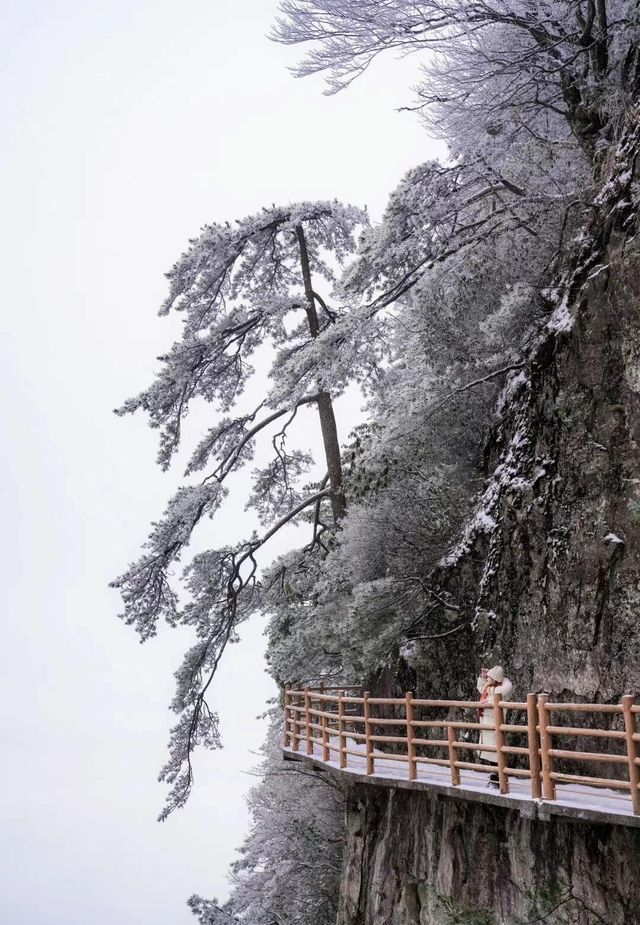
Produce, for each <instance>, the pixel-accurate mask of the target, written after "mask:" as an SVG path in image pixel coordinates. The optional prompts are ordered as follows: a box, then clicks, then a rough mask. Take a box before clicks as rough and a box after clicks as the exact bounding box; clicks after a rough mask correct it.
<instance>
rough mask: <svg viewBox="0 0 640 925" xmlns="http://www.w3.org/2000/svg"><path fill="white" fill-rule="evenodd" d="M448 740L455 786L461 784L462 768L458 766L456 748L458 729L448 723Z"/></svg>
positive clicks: (450, 765) (452, 778)
mask: <svg viewBox="0 0 640 925" xmlns="http://www.w3.org/2000/svg"><path fill="white" fill-rule="evenodd" d="M447 742H448V744H449V767H450V768H451V783H452V785H453V786H454V787H458V786H459V785H460V768H457V767H456V761H457V760H458V750H457V748H456V742H457V737H456V730H455V728H454V727H453V726H450V725H449V724H447Z"/></svg>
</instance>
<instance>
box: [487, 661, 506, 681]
mask: <svg viewBox="0 0 640 925" xmlns="http://www.w3.org/2000/svg"><path fill="white" fill-rule="evenodd" d="M487 677H488V678H491V680H492V681H495V682H496V684H502V682H503V681H504V668H503V667H502V666H501V665H495V666H494V667H493V668H490V669H489V671H487Z"/></svg>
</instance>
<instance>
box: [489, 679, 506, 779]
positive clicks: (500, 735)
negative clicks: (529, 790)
mask: <svg viewBox="0 0 640 925" xmlns="http://www.w3.org/2000/svg"><path fill="white" fill-rule="evenodd" d="M493 715H494V717H495V719H494V725H495V727H496V758H497V759H498V784H499V786H500V793H509V778H508V777H507V774H506V767H507V759H506V758H505V754H504V751H503V749H504V732H503V731H502V726H503V725H504V710H503V709H502V696H501V695H500V694H495V693H494V695H493Z"/></svg>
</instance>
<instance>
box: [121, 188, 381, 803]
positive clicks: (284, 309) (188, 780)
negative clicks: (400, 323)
mask: <svg viewBox="0 0 640 925" xmlns="http://www.w3.org/2000/svg"><path fill="white" fill-rule="evenodd" d="M366 222H367V217H366V213H365V212H363V211H362V210H361V209H357V208H355V207H353V206H343V205H340V204H339V203H337V202H314V203H310V202H309V203H299V204H297V205H292V206H288V207H284V208H278V207H275V206H274V207H272V208H269V209H264V210H263V211H262V212H260V213H259V214H257V215H254V216H250V217H248V218H245V219H243V220H242V221H239V222H237V223H236V224H235V225H229V224H212V225H208V226H206V227H205V228H204V229H203V231H202V233H201V234H200V235H199V237H197V238H196V239H194V240H193V241H191V242H190V246H189V249H188V250H187V251H186V252H185V254H184V255H183V256H182V257H181V258H180V260H179V261H178V262H177V263H176V264H175V266H174V267H173V269H172V270H171V271H170V273H169V274H168V277H169V281H170V292H169V296H168V297H167V299H166V301H165V303H164V305H163V306H162V309H161V312H160V313H161V314H167V313H169V312H170V311H175V312H178V313H180V314H181V315H182V317H183V325H184V327H183V335H182V339H181V340H180V341H178V342H176V343H175V344H173V346H172V347H171V348H170V350H169V351H168V352H167V354H166V355H165V356H163V357H161V358H160V359H161V360H162V368H161V370H160V372H159V373H158V375H157V377H156V380H155V382H154V383H153V384H152V385H151V386H150V387H149V388H148V389H146V390H145V391H144V392H142V393H141V394H140V395H138V396H137V397H136V398H132V399H130V400H129V401H127V402H126V403H125V404H124V405H123V406H122V408H121V409H120V410H119V412H118V413H119V414H124V413H131V412H135V411H137V410H143V411H145V412H146V413H147V414H148V416H149V421H150V424H151V426H152V427H154V428H157V429H158V430H159V431H160V451H159V456H158V462H159V464H160V465H161V466H162V468H164V469H166V468H168V466H169V465H170V463H171V460H172V458H173V456H174V454H175V452H176V450H177V449H178V446H179V444H180V440H181V430H182V424H183V420H184V418H185V416H186V415H187V413H188V411H189V408H190V405H191V404H192V403H193V402H194V401H196V400H198V399H199V400H201V401H204V402H207V403H210V404H211V405H212V406H213V409H214V413H215V414H217V415H218V420H217V422H216V423H215V425H214V426H213V427H212V428H211V429H210V430H209V431H208V432H207V433H206V434H205V436H204V437H203V438H202V440H201V441H200V443H199V444H198V445H197V446H196V448H195V450H194V451H193V454H192V456H191V459H190V460H189V463H188V465H187V467H186V472H185V475H186V476H191V477H193V476H195V475H196V473H199V472H203V471H204V472H205V473H206V474H205V475H204V476H203V477H202V478H201V479H200V480H198V481H194V480H192V481H191V482H190V483H189V484H188V485H186V486H184V487H182V488H180V489H179V490H178V492H177V493H176V494H175V495H174V497H173V498H171V500H170V501H169V504H168V506H167V509H166V511H165V512H164V515H163V518H162V519H161V520H160V521H159V522H157V523H155V524H153V529H152V531H151V534H150V536H149V538H148V540H147V542H146V543H145V546H144V551H143V554H142V556H141V558H140V559H139V560H138V561H137V562H135V563H133V564H131V565H130V566H129V568H128V569H127V571H126V572H125V573H124V574H123V575H122V576H121V577H120V578H118V579H117V580H116V581H114V582H113V585H114V586H115V587H117V588H119V589H120V591H121V594H122V599H123V602H124V612H123V614H122V616H123V618H124V620H125V621H126V622H127V623H129V624H131V625H133V626H134V627H135V629H136V630H137V632H138V633H139V635H140V638H141V640H142V641H144V640H146V639H149V638H150V637H152V636H153V635H155V633H156V632H157V626H158V622H159V620H161V619H164V620H166V621H167V623H169V624H170V625H171V626H176V625H183V626H187V627H190V628H192V629H193V630H195V634H196V643H195V645H194V646H192V648H190V649H189V651H188V652H187V653H186V656H185V659H184V662H183V664H182V666H181V667H180V669H179V670H178V671H177V673H176V680H177V689H176V694H175V697H174V699H173V702H172V708H173V710H174V711H175V712H176V713H177V714H178V716H179V719H178V722H177V724H176V725H175V727H174V728H173V729H172V731H171V738H170V743H169V759H168V762H167V763H166V765H165V766H164V768H163V769H162V771H161V779H162V780H165V781H166V782H167V783H168V784H169V785H170V786H171V790H170V793H169V796H168V799H167V803H166V806H165V808H164V810H163V812H162V816H161V818H165V817H166V815H167V814H168V813H170V812H171V811H172V810H173V809H175V808H176V807H178V806H182V805H183V804H184V802H185V800H186V799H187V797H188V794H189V791H190V789H191V786H192V781H193V773H192V767H191V753H192V751H193V749H194V747H196V745H199V744H200V745H204V746H207V747H209V748H216V747H217V746H218V745H219V733H218V721H217V716H216V714H215V712H214V711H212V710H211V709H210V707H209V705H208V704H207V701H206V694H207V689H208V688H209V685H210V684H211V680H212V678H213V675H214V673H215V671H216V668H217V665H218V663H219V661H220V658H221V657H222V654H223V652H224V650H225V647H226V646H227V644H228V643H229V641H230V640H232V639H233V638H234V634H235V631H236V627H237V626H238V624H239V623H240V622H241V621H242V620H244V619H245V618H246V617H247V616H248V615H249V614H250V613H251V612H252V611H253V610H254V609H255V607H256V603H257V602H256V594H255V592H256V582H257V573H258V558H257V556H258V554H259V552H260V551H261V550H262V548H263V546H264V545H265V544H266V543H267V542H268V540H269V539H271V538H272V537H273V536H274V535H275V534H276V533H277V532H278V531H279V530H280V529H281V528H282V527H283V526H284V525H285V524H288V523H291V522H292V521H294V520H295V519H296V518H297V517H299V516H300V515H301V514H303V513H304V512H306V511H308V510H309V509H313V511H314V512H315V513H314V516H313V528H312V535H311V536H310V540H309V548H313V547H314V546H315V545H316V544H321V543H323V540H322V534H323V532H324V531H325V530H326V529H332V528H334V527H335V526H336V525H337V523H338V522H339V521H340V519H341V518H342V516H343V514H344V510H345V500H344V490H343V485H342V463H341V458H340V445H339V442H338V434H337V426H336V421H335V415H334V411H333V404H332V398H335V397H336V396H338V395H340V394H341V393H342V392H343V391H344V390H345V388H346V387H347V386H348V384H349V383H350V382H352V381H358V380H363V379H366V378H368V377H369V376H370V375H371V372H372V370H374V369H375V368H376V365H377V360H378V357H379V354H380V351H381V349H382V348H381V343H380V341H379V340H377V339H376V337H375V336H374V334H373V332H371V331H368V332H367V333H366V336H363V332H362V330H361V329H362V328H363V326H364V327H365V328H366V326H367V324H368V322H369V320H370V319H369V316H368V315H367V313H366V312H364V313H363V312H362V311H359V310H357V309H355V308H354V309H353V310H351V309H350V308H349V307H344V306H342V305H339V306H337V307H335V308H332V307H330V306H329V304H327V303H328V296H326V297H323V296H322V295H321V294H320V292H319V291H318V289H319V286H318V281H319V282H320V283H323V284H324V285H325V287H327V288H328V289H329V295H330V293H331V287H332V286H333V285H334V283H335V272H336V268H337V267H339V266H340V265H341V264H342V263H343V262H344V261H345V259H346V258H347V257H348V256H349V255H350V254H351V253H352V252H353V250H354V246H355V244H354V231H355V229H356V228H357V227H358V226H362V225H364V224H366ZM269 346H270V347H271V348H272V356H273V363H272V369H271V374H270V383H269V387H268V389H267V390H266V394H264V395H263V396H262V397H261V400H260V401H258V402H256V404H255V405H254V407H253V408H252V409H251V410H250V411H249V412H245V413H238V414H235V415H233V411H234V408H235V406H236V405H237V404H238V401H239V400H240V399H241V398H242V397H243V396H245V395H246V394H247V392H248V390H249V387H250V383H251V377H252V373H253V368H252V365H251V360H252V357H253V356H254V354H255V353H256V351H257V350H258V349H260V348H268V347H269ZM306 405H315V406H316V408H317V410H318V416H319V426H320V430H321V433H322V439H323V445H324V453H325V462H326V469H327V474H326V476H325V477H324V478H323V479H322V480H321V481H320V482H319V483H317V484H314V485H312V486H310V487H309V486H307V488H304V486H301V480H302V476H303V475H304V473H305V472H307V471H308V468H309V466H310V465H311V462H312V460H311V458H310V456H309V455H308V454H306V453H303V452H301V451H291V452H290V451H288V449H287V446H286V438H287V434H288V432H289V430H290V428H291V427H292V425H293V424H294V421H295V418H296V413H297V412H298V410H299V409H300V408H301V407H303V406H306ZM230 412H231V413H230ZM267 435H268V436H270V439H271V447H272V453H273V455H272V458H271V460H270V462H269V463H268V464H267V465H266V466H265V467H261V468H259V469H256V470H255V471H254V479H253V491H252V493H251V496H250V498H249V499H248V502H247V507H248V508H250V509H253V510H255V511H256V513H257V515H258V517H259V519H260V520H261V522H262V524H263V525H264V532H263V533H262V534H261V535H257V534H254V535H253V536H252V537H251V538H250V539H248V540H246V541H245V542H241V543H238V544H236V545H233V546H228V545H223V546H218V547H216V548H212V549H210V550H208V551H206V552H202V553H199V554H198V555H196V556H194V557H193V558H192V559H191V561H190V562H189V563H188V565H187V566H186V567H185V568H184V570H183V572H182V576H181V579H180V581H179V582H177V583H175V584H174V583H172V581H171V574H172V569H173V568H174V566H175V564H176V563H177V562H178V561H179V560H180V559H181V557H182V555H183V553H184V551H185V549H186V548H187V546H188V544H189V542H190V539H191V536H192V533H193V531H194V529H195V528H196V526H197V525H198V524H199V523H201V521H202V520H203V518H205V517H209V518H211V517H213V516H214V515H215V514H216V512H217V511H218V510H219V508H220V506H221V504H222V502H223V500H224V498H225V496H226V493H227V484H226V483H227V480H228V477H229V476H230V475H231V474H232V473H234V472H236V471H237V470H238V469H239V468H240V467H242V466H244V465H246V464H247V463H248V462H249V461H250V460H251V459H252V458H253V454H254V447H255V443H256V440H257V439H258V438H260V437H261V436H267ZM176 585H177V586H176ZM180 591H183V592H186V594H187V595H188V597H187V600H186V603H184V602H183V600H182V599H181V597H180V593H179V592H180Z"/></svg>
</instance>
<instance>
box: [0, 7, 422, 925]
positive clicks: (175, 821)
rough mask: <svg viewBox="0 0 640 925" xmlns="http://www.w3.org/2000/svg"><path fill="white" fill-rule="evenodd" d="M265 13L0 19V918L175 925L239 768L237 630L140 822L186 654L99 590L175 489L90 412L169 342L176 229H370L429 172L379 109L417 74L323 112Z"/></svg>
mask: <svg viewBox="0 0 640 925" xmlns="http://www.w3.org/2000/svg"><path fill="white" fill-rule="evenodd" d="M274 10H275V3H274V2H272V0H244V2H238V0H235V2H234V0H173V2H169V0H153V2H152V0H77V2H73V0H48V2H46V0H5V3H4V4H3V11H2V17H1V20H0V35H1V48H0V73H1V74H2V93H1V94H0V111H1V131H2V137H1V141H0V145H1V146H0V159H1V180H0V183H1V202H2V223H1V224H2V227H1V231H0V233H1V235H2V241H1V242H0V261H1V264H2V267H1V270H2V272H1V279H2V283H1V285H2V301H3V304H2V308H1V313H0V329H1V334H2V343H1V351H2V356H1V358H0V379H1V388H0V402H1V407H2V416H1V418H0V420H1V424H2V459H1V472H0V486H1V491H2V507H3V509H2V527H3V529H2V543H3V550H2V558H1V563H2V565H1V567H2V569H3V571H4V575H3V576H2V585H1V586H2V588H3V591H4V606H3V611H4V614H5V621H4V622H5V627H4V629H3V633H2V637H1V639H2V657H1V660H0V685H1V688H0V722H1V727H2V728H1V738H0V743H1V746H0V747H1V750H2V756H1V758H0V801H1V804H2V805H1V809H2V820H1V826H0V921H1V922H2V923H3V925H87V923H91V925H151V923H153V925H188V923H190V922H192V921H194V920H193V919H192V917H191V915H190V913H189V912H188V910H187V908H186V905H185V901H186V899H187V897H188V896H189V895H190V893H192V892H194V891H197V892H200V893H202V894H203V895H209V896H211V895H214V894H217V895H219V896H221V897H222V896H224V895H226V892H227V884H226V880H225V876H226V871H227V868H228V865H229V862H230V860H231V859H232V858H233V854H234V849H235V848H236V847H237V846H238V845H239V844H240V842H241V840H242V837H243V833H244V831H245V829H246V824H247V815H246V809H245V807H244V803H243V795H244V794H245V792H246V790H247V788H248V786H249V785H250V784H251V783H252V779H251V778H250V777H249V776H248V775H246V774H245V773H244V770H245V769H246V768H247V767H250V766H251V764H252V763H253V762H254V760H255V759H254V758H253V756H252V754H251V750H253V751H255V750H256V749H257V748H258V747H259V745H260V743H261V740H262V737H263V733H264V726H263V724H262V723H261V722H259V721H257V720H256V719H255V716H256V714H258V713H259V712H260V711H261V710H262V709H263V707H264V705H265V700H266V698H267V697H268V696H269V695H270V693H271V691H272V689H271V685H270V682H269V680H268V678H267V676H266V675H265V674H264V671H263V664H262V649H263V639H262V626H261V625H260V621H259V620H257V619H256V620H254V623H253V624H252V625H250V626H248V627H245V631H244V639H243V643H242V644H241V645H239V646H235V647H233V649H232V651H231V652H230V653H229V657H228V658H227V660H226V661H225V664H224V666H223V668H222V671H221V674H220V678H219V680H218V686H217V691H218V693H217V695H216V697H215V698H214V700H215V705H216V706H218V707H219V709H220V714H221V720H222V726H223V736H224V740H225V744H226V748H225V749H224V750H223V751H222V752H218V753H215V754H212V755H209V756H206V759H204V760H200V761H199V763H198V767H197V770H198V780H197V787H196V792H195V794H194V796H193V798H192V800H191V802H190V804H189V806H188V808H187V809H186V810H184V811H183V812H182V813H179V814H174V816H173V817H172V818H171V819H170V820H169V822H167V823H165V824H164V825H160V824H158V823H156V821H155V818H156V816H157V813H158V811H159V809H160V807H161V804H162V800H163V788H162V787H161V786H160V785H158V784H157V783H156V774H157V771H158V768H159V766H160V765H161V763H162V762H163V760H164V749H165V744H166V739H167V733H168V728H169V725H170V722H171V720H172V716H171V714H169V712H168V711H167V704H168V702H169V699H170V697H171V693H172V687H173V679H172V672H173V670H174V668H175V667H176V665H177V663H178V661H179V658H180V655H181V653H182V651H183V649H184V648H185V644H186V640H185V639H184V638H180V636H179V633H176V632H172V631H169V630H168V629H167V630H166V631H165V632H163V633H161V635H160V638H158V639H157V640H155V641H153V642H151V643H149V644H147V645H146V646H143V647H141V646H140V645H139V644H138V642H137V639H136V637H135V635H134V633H133V632H132V631H131V630H130V629H129V628H128V627H125V626H123V625H122V624H121V623H120V621H119V620H118V619H117V617H116V614H117V613H118V610H119V601H118V597H117V595H116V594H115V592H113V591H111V590H109V589H108V587H107V584H108V581H109V580H110V579H111V578H113V577H114V576H115V575H117V574H118V573H119V572H120V571H122V568H123V566H124V565H125V564H126V563H127V561H129V560H130V559H132V558H133V557H134V556H135V555H136V553H137V551H138V548H139V544H140V542H141V541H142V540H143V539H144V537H145V535H146V531H147V527H148V524H149V522H150V521H151V520H152V519H153V518H154V517H156V516H157V515H158V514H159V513H160V512H161V510H162V509H163V506H164V503H165V501H166V499H167V497H168V496H169V494H170V493H171V490H172V488H173V487H174V486H175V484H176V476H174V475H172V474H168V475H163V474H162V473H161V472H160V471H159V470H158V469H157V467H156V466H155V464H154V459H155V452H156V445H155V439H154V435H153V434H152V433H151V431H149V429H148V428H147V426H146V422H145V421H144V419H143V418H141V417H140V418H133V419H129V418H128V419H126V420H121V419H118V418H116V417H114V416H113V414H112V413H111V409H112V408H113V407H115V406H116V405H118V404H120V403H121V401H122V400H123V399H124V398H126V397H127V396H129V395H131V394H133V393H135V392H137V391H139V390H140V389H141V388H142V387H144V386H145V385H147V384H148V383H149V381H150V379H151V376H152V374H153V370H154V368H155V360H154V358H155V357H156V355H157V354H158V353H160V352H161V351H162V350H164V349H165V348H166V346H167V345H168V343H169V338H170V334H171V322H170V321H166V320H160V319H158V318H157V317H156V315H155V313H156V311H157V308H158V306H159V304H160V301H161V299H162V297H163V295H164V292H165V281H164V278H163V273H164V271H166V270H167V269H169V267H170V266H171V264H172V263H173V261H174V260H175V258H176V257H177V256H179V254H180V253H181V251H182V249H183V247H184V245H185V242H186V240H187V239H188V237H190V236H193V235H194V234H196V233H197V231H198V228H199V227H200V225H201V224H202V223H204V222H206V221H212V220H225V219H227V218H228V219H234V218H237V217H240V216H242V215H245V214H247V213H250V212H253V211H256V210H257V209H259V208H260V206H261V205H263V204H270V203H272V202H287V201H290V200H296V199H316V198H333V197H337V198H339V199H342V200H344V201H351V202H354V203H356V204H359V205H360V204H367V205H368V206H369V208H370V210H371V213H372V216H373V217H374V218H375V217H376V216H379V214H380V213H381V210H382V208H383V206H384V202H385V199H386V196H387V194H388V192H389V191H390V189H391V188H392V187H393V186H394V185H395V183H396V182H397V180H398V179H399V178H400V176H401V175H402V173H403V172H404V171H405V170H406V169H407V168H409V167H410V166H412V165H414V164H416V163H419V162H420V161H422V160H424V159H425V158H427V157H428V156H430V149H429V143H428V141H427V139H426V138H425V137H424V135H423V133H422V131H421V129H420V126H419V124H418V123H417V120H415V118H414V117H413V116H411V115H408V114H397V113H396V112H394V108H395V107H397V106H399V105H401V104H403V103H405V102H407V100H408V99H409V92H408V89H407V88H408V85H409V84H410V83H411V81H412V79H413V78H414V77H415V74H416V68H417V62H415V61H411V60H410V61H405V62H403V63H401V64H394V63H393V62H388V63H386V64H383V65H381V66H379V67H377V68H374V69H373V70H372V71H371V73H370V74H369V75H367V79H366V80H365V81H363V82H361V83H359V84H357V85H356V86H354V87H353V88H352V89H351V90H350V91H349V92H347V93H344V94H341V95H340V96H338V97H333V98H326V97H323V96H322V95H321V92H320V91H321V83H320V81H317V80H313V81H312V80H306V81H295V80H294V79H293V78H292V77H291V76H290V75H289V74H288V73H287V71H286V64H287V62H289V63H290V62H291V61H292V60H293V59H294V58H295V53H293V52H291V50H287V49H283V48H280V47H278V46H275V45H273V44H272V43H270V42H268V41H267V40H266V39H265V37H264V36H265V33H266V32H267V31H268V27H269V23H270V21H271V19H272V16H273V13H274ZM431 150H432V149H431ZM205 423H207V421H206V420H205ZM343 430H344V428H343ZM231 514H232V515H234V512H233V511H232V512H231ZM227 516H228V517H229V516H230V515H229V512H227ZM234 516H235V515H234ZM219 529H220V526H218V530H219ZM223 529H226V527H225V525H223ZM229 529H231V525H230V523H229ZM221 690H224V697H223V698H222V697H221V696H220V693H219V692H220V691H221ZM232 698H235V700H234V703H233V704H232V703H231V701H232Z"/></svg>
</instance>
